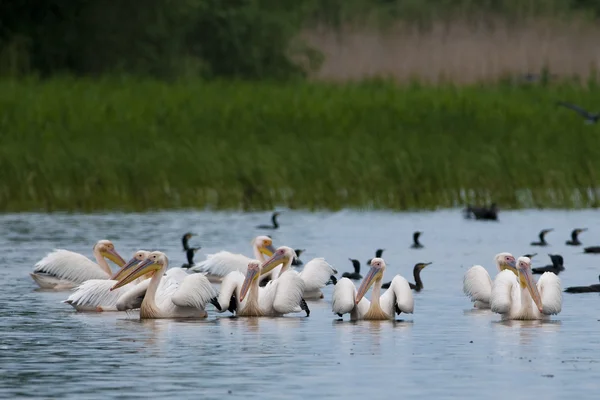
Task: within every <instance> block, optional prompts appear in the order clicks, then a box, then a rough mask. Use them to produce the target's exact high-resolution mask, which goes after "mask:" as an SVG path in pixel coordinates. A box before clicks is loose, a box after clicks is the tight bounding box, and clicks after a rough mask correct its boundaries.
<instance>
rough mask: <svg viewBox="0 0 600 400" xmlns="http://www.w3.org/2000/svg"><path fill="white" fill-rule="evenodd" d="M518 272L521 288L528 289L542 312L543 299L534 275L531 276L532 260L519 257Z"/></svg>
mask: <svg viewBox="0 0 600 400" xmlns="http://www.w3.org/2000/svg"><path fill="white" fill-rule="evenodd" d="M517 270H518V271H519V283H520V284H521V288H523V289H525V288H527V290H528V291H529V294H530V295H531V298H532V299H533V302H534V303H535V305H536V306H537V308H538V310H539V311H540V312H542V298H541V297H540V293H539V292H538V290H537V286H536V284H535V282H534V280H533V275H532V274H531V260H530V259H529V258H528V257H519V260H518V262H517Z"/></svg>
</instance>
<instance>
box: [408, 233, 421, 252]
mask: <svg viewBox="0 0 600 400" xmlns="http://www.w3.org/2000/svg"><path fill="white" fill-rule="evenodd" d="M422 233H423V232H419V231H416V232H415V233H413V244H412V246H410V247H411V248H412V249H422V248H423V245H422V244H421V243H420V242H419V236H421V234H422Z"/></svg>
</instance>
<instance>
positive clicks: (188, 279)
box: [31, 214, 600, 320]
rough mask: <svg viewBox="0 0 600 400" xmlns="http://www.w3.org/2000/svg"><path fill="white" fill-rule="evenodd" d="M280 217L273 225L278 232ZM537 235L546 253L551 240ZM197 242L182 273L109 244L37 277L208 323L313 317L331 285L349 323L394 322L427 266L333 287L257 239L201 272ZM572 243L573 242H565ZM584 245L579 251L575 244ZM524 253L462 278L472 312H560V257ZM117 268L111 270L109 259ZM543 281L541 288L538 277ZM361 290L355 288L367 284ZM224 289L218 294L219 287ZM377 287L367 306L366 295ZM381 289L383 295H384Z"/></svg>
mask: <svg viewBox="0 0 600 400" xmlns="http://www.w3.org/2000/svg"><path fill="white" fill-rule="evenodd" d="M276 218H277V215H276V214H274V215H273V225H272V226H260V227H262V228H275V229H276V228H277V227H278V224H277V220H276ZM584 230H585V229H576V230H574V231H573V233H572V238H571V242H579V240H578V237H577V235H578V234H579V233H581V232H583V231H584ZM549 231H550V230H543V231H542V232H541V233H540V242H534V243H531V244H532V245H535V246H544V245H546V244H547V243H546V242H545V235H546V234H547V233H548V232H549ZM421 233H422V232H415V233H414V234H413V244H412V246H411V247H413V248H422V247H423V245H422V244H421V243H420V242H419V236H420V235H421ZM192 236H193V235H192V234H191V233H186V234H185V235H184V236H183V237H182V244H183V249H184V251H185V252H186V254H187V258H188V263H187V264H184V265H183V266H182V267H181V268H179V267H174V268H169V259H168V257H167V255H166V254H165V253H163V252H160V251H146V250H139V251H137V252H136V253H135V254H134V255H133V257H132V258H131V259H130V260H129V261H125V260H124V259H123V258H122V257H121V255H120V254H119V253H118V252H117V250H116V249H115V246H114V245H113V243H112V242H110V241H109V240H100V241H98V242H97V243H96V244H95V246H94V248H93V254H94V257H95V259H96V263H95V262H93V261H91V260H90V259H88V258H87V257H85V256H83V255H81V254H79V253H75V252H72V251H68V250H63V249H58V250H54V251H53V252H51V253H49V254H48V255H46V256H45V257H44V258H43V259H42V260H40V261H39V262H38V263H37V264H36V265H35V267H34V271H33V273H31V277H32V278H33V280H34V281H35V282H36V283H37V284H38V285H39V286H40V288H42V289H47V290H57V291H62V290H71V291H72V293H71V294H70V296H68V298H67V299H66V300H65V301H64V303H67V304H69V305H71V306H72V307H74V308H75V309H76V310H77V311H88V312H102V311H127V310H132V309H139V310H140V318H141V319H154V318H205V317H207V311H206V309H207V305H208V304H209V303H210V304H212V305H213V306H214V307H215V309H216V311H217V312H219V313H224V312H230V313H233V314H235V315H237V316H255V317H259V316H269V317H275V316H283V315H285V314H289V313H300V312H302V313H306V316H307V317H308V316H309V315H310V309H309V307H308V304H307V302H306V300H320V299H322V298H323V293H322V291H321V289H322V288H323V287H325V286H326V285H328V284H333V285H335V286H334V290H333V296H332V302H331V306H332V311H333V312H334V313H335V314H337V315H339V316H340V317H343V315H344V314H350V319H351V320H360V319H363V320H388V319H394V318H395V315H396V314H401V313H407V314H411V313H412V312H413V310H414V299H413V294H412V291H413V290H414V291H420V290H422V289H423V281H422V279H421V276H420V274H421V271H422V270H423V269H424V268H425V267H426V266H427V265H429V264H431V263H417V264H416V265H415V267H414V270H413V274H414V279H415V283H409V282H408V281H407V280H406V279H405V278H404V277H402V276H401V275H395V276H394V277H393V279H392V280H391V281H389V282H387V283H383V277H384V273H385V270H386V263H385V261H384V259H383V258H382V255H383V251H384V250H383V249H378V250H377V251H376V254H375V257H374V258H372V259H370V260H368V261H367V264H368V265H369V267H370V269H369V271H368V272H367V274H366V275H365V277H364V278H363V276H362V275H361V274H360V262H359V261H358V260H355V259H350V260H351V262H352V264H353V266H354V272H346V273H344V274H343V275H342V278H341V279H339V280H338V279H337V278H336V277H335V274H337V271H336V270H335V269H334V268H333V267H332V266H331V265H330V264H329V263H327V261H325V259H324V258H314V259H312V260H310V261H309V262H307V263H306V264H305V265H304V267H303V269H302V271H301V272H297V271H295V269H293V266H297V265H303V262H302V261H301V260H300V259H299V253H300V252H301V251H302V250H300V249H298V250H294V249H292V248H291V247H287V246H281V247H278V248H275V247H274V246H273V239H272V238H271V237H270V236H264V235H261V236H257V237H256V238H254V240H253V241H252V251H253V257H252V258H251V257H247V256H245V255H242V254H235V253H232V252H229V251H220V252H218V253H216V254H209V255H207V257H206V259H205V260H204V261H202V262H200V263H198V264H196V263H194V262H193V257H194V253H195V252H196V251H197V250H198V249H199V247H190V246H189V243H188V242H189V240H190V238H191V237H192ZM567 244H569V242H567ZM579 244H580V243H579ZM534 255H535V254H533V255H531V254H527V255H525V256H523V257H519V258H518V259H515V257H514V256H513V255H512V254H510V253H500V254H498V255H496V257H495V263H496V266H497V268H498V271H499V273H498V274H497V275H496V277H495V278H494V280H493V281H492V278H491V277H490V275H489V274H488V272H487V271H486V270H485V268H483V267H482V266H481V265H475V266H473V267H471V268H470V269H469V270H468V271H467V272H466V274H465V276H464V279H463V290H464V293H465V294H466V295H467V296H468V297H469V298H470V300H471V301H472V302H473V304H474V307H476V308H480V309H490V310H491V311H493V312H495V313H498V314H501V316H502V319H517V320H543V319H547V318H549V316H550V315H553V314H558V313H559V312H560V311H561V308H562V289H561V282H560V279H559V278H558V274H559V273H560V272H561V271H562V270H564V266H563V258H562V256H560V255H550V257H551V260H552V265H550V266H547V267H542V268H534V269H532V268H531V257H533V256H534ZM107 260H109V261H112V262H113V263H115V264H116V265H117V266H118V267H119V269H118V270H117V272H116V273H113V271H112V270H111V268H110V266H109V264H108V261H107ZM190 271H191V272H192V273H189V272H190ZM536 273H537V274H541V276H540V278H539V279H538V280H537V282H536V281H535V280H534V278H533V275H534V274H536ZM361 279H362V282H361V283H360V285H359V286H358V288H357V287H356V286H355V284H354V283H353V281H358V280H361ZM215 284H216V285H219V286H218V290H217V287H215V286H214V285H215ZM371 288H372V293H371V300H370V301H369V300H368V299H367V298H366V297H365V295H366V293H367V292H368V291H369V289H371ZM382 289H387V290H385V291H384V292H383V294H382V293H381V290H382ZM565 291H566V292H573V293H581V292H593V291H600V285H590V286H585V287H574V288H568V289H567V290H565Z"/></svg>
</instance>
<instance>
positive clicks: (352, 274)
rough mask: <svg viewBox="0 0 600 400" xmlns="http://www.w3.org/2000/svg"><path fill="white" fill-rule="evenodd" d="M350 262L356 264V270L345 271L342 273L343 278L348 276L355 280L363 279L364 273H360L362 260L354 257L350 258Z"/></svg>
mask: <svg viewBox="0 0 600 400" xmlns="http://www.w3.org/2000/svg"><path fill="white" fill-rule="evenodd" d="M348 260H350V262H351V263H352V265H353V266H354V272H344V273H343V274H342V278H348V279H353V280H356V281H357V280H359V279H362V275H361V274H360V262H359V261H358V260H356V259H354V258H349V259H348Z"/></svg>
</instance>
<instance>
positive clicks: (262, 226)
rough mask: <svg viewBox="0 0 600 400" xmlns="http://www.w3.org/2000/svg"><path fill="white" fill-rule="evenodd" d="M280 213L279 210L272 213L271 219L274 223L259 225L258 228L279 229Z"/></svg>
mask: <svg viewBox="0 0 600 400" xmlns="http://www.w3.org/2000/svg"><path fill="white" fill-rule="evenodd" d="M278 215H279V212H277V211H276V212H274V213H273V215H271V221H272V222H273V225H258V226H257V228H258V229H277V228H279V224H278V223H277V216H278Z"/></svg>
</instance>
